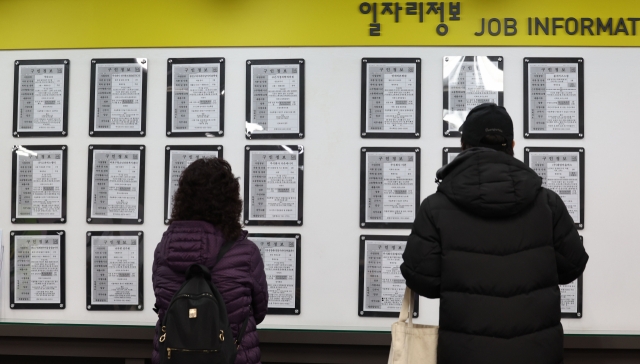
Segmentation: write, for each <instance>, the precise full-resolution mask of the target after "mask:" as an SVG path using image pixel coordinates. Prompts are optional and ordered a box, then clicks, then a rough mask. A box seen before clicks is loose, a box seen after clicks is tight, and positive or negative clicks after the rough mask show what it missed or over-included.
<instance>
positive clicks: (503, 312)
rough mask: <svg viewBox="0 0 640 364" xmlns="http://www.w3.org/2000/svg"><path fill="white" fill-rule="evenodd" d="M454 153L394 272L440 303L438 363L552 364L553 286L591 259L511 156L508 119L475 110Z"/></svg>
mask: <svg viewBox="0 0 640 364" xmlns="http://www.w3.org/2000/svg"><path fill="white" fill-rule="evenodd" d="M461 131H462V147H463V152H462V153H460V154H459V155H458V156H457V157H456V158H455V159H454V160H453V161H452V162H451V163H450V164H448V165H447V166H445V167H443V168H442V169H440V170H439V171H438V172H437V174H436V176H437V180H436V181H437V182H438V183H439V186H438V190H437V192H436V193H434V194H433V195H431V196H429V197H428V198H426V199H425V200H424V201H423V202H422V204H421V206H420V210H419V212H418V214H417V217H416V220H415V222H414V224H413V229H412V231H411V236H410V237H409V240H408V243H407V247H406V249H405V252H404V254H403V256H402V257H403V259H404V263H403V264H402V266H401V267H400V269H401V271H402V275H403V276H404V278H405V279H406V282H407V286H408V287H409V288H411V289H412V290H414V291H415V292H417V293H418V294H420V295H421V296H426V297H428V298H440V331H439V338H438V363H439V364H560V363H562V362H563V329H562V324H561V323H560V289H559V287H558V284H567V283H570V282H572V281H574V280H575V279H576V278H578V277H579V276H580V275H581V274H582V272H583V271H584V269H585V266H586V264H587V260H588V259H589V256H588V255H587V253H586V252H585V250H584V247H583V245H582V242H581V241H580V237H579V235H578V232H577V230H576V228H575V226H574V222H573V220H572V219H571V216H570V215H569V213H568V211H567V208H566V207H565V205H564V203H563V202H562V199H560V197H559V196H558V195H557V194H556V193H554V192H553V191H550V190H548V189H546V188H543V187H542V181H541V178H540V177H539V176H538V175H537V174H536V173H535V172H534V171H533V170H532V169H530V168H529V167H527V166H526V165H525V164H524V163H522V162H520V161H519V160H517V159H516V158H514V157H513V146H514V145H515V143H514V142H513V123H512V121H511V118H510V117H509V114H507V112H506V110H505V109H504V108H503V107H500V106H497V105H495V104H482V105H479V106H477V107H476V108H474V109H473V110H472V111H471V112H470V113H469V115H468V116H467V119H466V121H465V123H464V124H463V126H462V127H461Z"/></svg>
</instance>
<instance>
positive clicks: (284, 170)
mask: <svg viewBox="0 0 640 364" xmlns="http://www.w3.org/2000/svg"><path fill="white" fill-rule="evenodd" d="M249 165H250V172H249V173H250V175H249V176H248V178H249V220H292V221H297V220H299V218H298V203H299V201H298V198H299V188H300V186H299V180H298V166H299V155H298V151H297V150H296V151H295V152H294V153H290V152H288V151H285V150H251V151H250V154H249Z"/></svg>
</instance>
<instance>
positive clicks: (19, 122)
mask: <svg viewBox="0 0 640 364" xmlns="http://www.w3.org/2000/svg"><path fill="white" fill-rule="evenodd" d="M70 64H71V62H70V61H69V60H68V59H38V60H17V61H15V62H14V65H15V67H14V77H13V82H14V84H13V136H14V137H16V138H20V137H65V136H67V135H68V122H69V113H68V110H69V66H70Z"/></svg>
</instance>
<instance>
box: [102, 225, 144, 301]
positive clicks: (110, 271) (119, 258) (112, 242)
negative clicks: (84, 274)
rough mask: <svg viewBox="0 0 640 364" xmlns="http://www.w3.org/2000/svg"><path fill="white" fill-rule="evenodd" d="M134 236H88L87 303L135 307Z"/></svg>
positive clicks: (137, 239) (135, 267)
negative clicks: (89, 243) (89, 287)
mask: <svg viewBox="0 0 640 364" xmlns="http://www.w3.org/2000/svg"><path fill="white" fill-rule="evenodd" d="M139 248H140V247H139V238H138V237H137V236H93V237H91V272H92V274H91V281H92V282H91V285H92V287H91V304H113V305H138V304H139V302H138V301H139V298H138V250H139Z"/></svg>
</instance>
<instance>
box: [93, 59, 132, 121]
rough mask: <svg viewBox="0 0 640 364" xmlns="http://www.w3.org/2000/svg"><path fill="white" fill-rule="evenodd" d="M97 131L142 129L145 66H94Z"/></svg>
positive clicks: (128, 64) (126, 64)
mask: <svg viewBox="0 0 640 364" xmlns="http://www.w3.org/2000/svg"><path fill="white" fill-rule="evenodd" d="M95 68H96V71H95V77H96V79H95V84H96V90H95V91H96V92H95V113H94V129H95V130H96V131H141V130H142V113H143V110H142V106H143V105H142V104H143V100H142V91H143V90H142V86H143V82H142V81H143V72H144V67H143V65H141V64H139V63H114V64H109V63H98V64H96V65H95Z"/></svg>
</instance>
